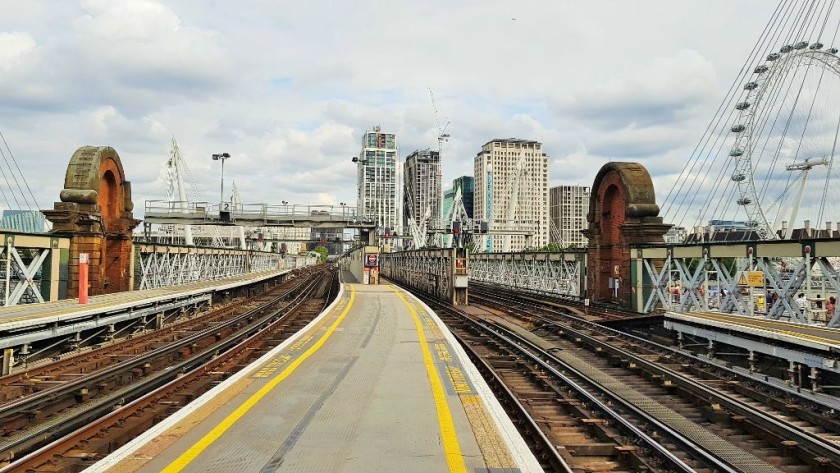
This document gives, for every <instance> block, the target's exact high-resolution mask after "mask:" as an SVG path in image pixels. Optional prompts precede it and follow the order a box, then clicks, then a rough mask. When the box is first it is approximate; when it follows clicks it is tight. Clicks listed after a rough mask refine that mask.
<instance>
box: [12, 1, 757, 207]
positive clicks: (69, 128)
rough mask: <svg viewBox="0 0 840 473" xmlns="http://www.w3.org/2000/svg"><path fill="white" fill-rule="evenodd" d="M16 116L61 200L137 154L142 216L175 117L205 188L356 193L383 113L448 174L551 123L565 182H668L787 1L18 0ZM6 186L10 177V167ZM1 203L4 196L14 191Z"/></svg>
mask: <svg viewBox="0 0 840 473" xmlns="http://www.w3.org/2000/svg"><path fill="white" fill-rule="evenodd" d="M0 6H2V12H3V14H2V16H0V132H2V133H3V135H4V136H5V138H6V141H7V142H8V145H9V147H10V148H11V150H12V152H13V153H14V156H15V158H16V160H17V162H18V164H19V165H20V167H21V170H22V172H23V174H24V176H25V178H26V180H27V183H28V184H29V186H30V187H31V189H32V191H33V193H34V194H35V198H36V200H37V202H38V203H39V205H40V206H41V208H52V205H53V202H55V201H57V200H58V195H59V192H60V191H61V188H62V187H63V180H64V173H65V170H66V167H67V163H68V161H69V159H70V156H71V155H72V154H73V152H74V151H75V149H76V148H78V147H79V146H83V145H108V146H112V147H114V148H115V149H116V150H117V152H118V153H119V155H120V157H121V159H122V162H123V166H124V168H125V172H126V177H127V179H128V180H129V181H131V183H132V191H133V198H134V202H135V209H136V210H135V217H140V218H142V215H141V214H142V208H143V202H144V201H145V200H148V199H162V198H164V196H165V190H164V189H165V187H164V184H163V180H162V178H161V171H162V169H163V166H164V163H165V161H166V160H167V158H168V154H169V148H170V140H171V138H172V137H173V136H174V137H175V138H176V139H177V141H178V144H179V147H180V149H181V152H182V154H183V156H184V158H185V159H186V162H187V164H188V166H189V168H190V171H191V174H192V176H193V178H194V181H195V186H196V187H197V188H198V189H200V190H201V192H202V195H197V196H192V198H193V199H195V200H208V201H213V202H215V201H218V195H219V194H218V192H219V180H220V171H221V169H220V166H219V163H218V162H217V161H212V160H211V154H213V153H220V152H228V153H230V155H231V156H232V157H231V158H230V159H229V160H228V161H227V162H226V163H225V180H226V184H225V185H226V188H228V189H229V186H230V183H231V180H235V181H236V184H237V187H238V189H239V191H240V194H241V195H242V200H243V202H246V203H257V202H264V203H270V204H279V203H280V202H281V201H289V202H293V203H308V204H336V203H339V202H348V203H350V204H351V205H353V204H355V199H356V172H355V165H354V164H353V163H352V162H351V157H352V156H353V155H358V153H359V151H360V148H361V139H362V134H363V133H364V131H365V130H368V129H371V128H372V127H373V126H375V125H379V126H381V127H382V129H383V130H385V131H389V132H394V133H396V134H397V140H398V142H399V148H400V155H401V157H402V158H404V157H405V156H407V155H408V154H410V153H411V152H412V151H414V150H415V149H424V148H430V147H431V148H433V149H434V148H436V147H437V139H436V136H437V133H438V128H437V124H436V120H435V114H434V110H433V107H432V104H431V102H430V99H429V89H430V88H431V90H432V91H433V92H434V97H435V101H436V104H437V109H438V117H439V120H440V122H441V125H445V124H448V126H447V132H448V133H449V134H450V135H451V139H450V141H449V142H448V143H446V144H445V148H444V152H443V161H444V164H443V174H444V175H443V178H444V183H448V182H451V180H452V179H454V178H456V177H458V176H460V175H464V174H468V175H471V174H472V170H473V158H474V157H475V155H476V154H477V152H478V151H479V150H480V148H481V145H483V144H484V143H486V142H487V141H490V140H491V139H494V138H502V137H505V138H506V137H516V138H522V139H530V140H538V141H541V142H542V143H543V149H544V152H546V153H547V154H548V155H549V156H550V158H551V161H550V165H549V167H550V182H549V184H550V185H552V186H554V185H559V184H580V185H591V184H592V181H593V180H594V178H595V174H596V173H597V171H598V169H599V168H600V167H601V166H602V165H603V164H604V163H606V162H608V161H610V160H612V161H637V162H640V163H642V164H643V165H645V166H646V167H647V169H648V170H649V172H650V173H651V175H652V176H653V181H654V185H655V187H656V191H657V194H658V201H661V200H662V198H663V196H664V193H666V192H667V190H668V189H669V188H670V186H671V185H672V184H673V182H674V179H675V178H676V175H677V174H679V172H680V171H681V169H682V167H683V164H684V162H685V160H686V158H687V157H688V156H689V155H690V154H691V151H692V149H693V148H694V146H695V145H696V144H697V142H698V141H699V140H700V137H701V135H702V133H703V130H704V129H705V127H706V124H707V123H708V121H709V120H710V119H711V118H712V116H713V114H714V113H715V110H716V108H717V106H718V105H719V104H720V102H721V100H722V99H723V97H724V95H725V93H726V90H727V89H728V87H729V85H730V84H731V82H732V80H733V79H734V78H735V76H736V74H737V73H738V70H739V69H740V68H741V66H742V64H743V62H744V60H745V59H746V57H747V55H748V53H749V51H750V48H751V47H752V45H753V44H754V42H755V39H756V38H757V37H758V35H759V34H760V32H761V30H762V28H763V27H764V25H765V23H766V22H767V19H768V18H769V17H770V15H771V13H772V9H773V7H774V5H773V4H772V3H770V2H763V1H758V0H739V1H737V2H733V1H731V0H680V1H678V2H675V1H673V0H636V1H632V2H628V1H619V0H615V1H587V2H582V1H579V0H578V1H562V0H546V1H543V0H526V1H524V2H523V1H510V0H498V1H496V0H481V1H478V0H461V1H458V2H446V1H438V0H430V1H422V2H417V1H403V0H390V1H387V2H385V1H379V2H371V1H363V0H359V1H354V2H347V1H323V0H310V1H302V2H301V1H297V2H289V1H276V0H275V1H268V0H264V1H262V0H239V1H236V2H221V1H213V0H207V1H201V2H195V1H186V0H185V1H157V0H120V1H118V2H116V1H111V0H82V1H71V0H66V1H61V2H58V1H55V0H27V1H25V2H21V1H12V0H0ZM0 186H6V183H5V182H3V181H2V180H0ZM10 200H11V198H7V202H2V201H0V207H14V205H13V203H10V202H8V201H10Z"/></svg>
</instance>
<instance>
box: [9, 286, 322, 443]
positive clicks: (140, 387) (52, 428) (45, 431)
mask: <svg viewBox="0 0 840 473" xmlns="http://www.w3.org/2000/svg"><path fill="white" fill-rule="evenodd" d="M318 282H319V281H318V280H317V279H312V280H310V281H309V282H308V283H305V284H304V287H303V290H302V291H301V293H300V294H298V295H297V296H296V297H295V298H294V299H293V300H292V301H290V303H289V305H287V306H285V307H283V308H280V309H278V310H276V311H271V312H270V313H268V314H267V315H264V316H262V317H260V318H259V320H257V321H255V322H253V323H251V324H250V325H248V326H245V327H243V328H241V329H239V330H237V331H235V332H234V333H232V334H231V335H229V336H228V337H227V338H226V339H224V340H221V341H219V342H218V343H216V344H213V345H211V346H209V347H207V348H205V349H204V350H203V351H201V352H200V353H198V354H196V355H194V356H192V357H190V358H189V359H187V360H184V361H181V362H179V363H176V364H175V365H172V366H171V367H168V369H166V370H161V371H158V372H156V373H153V374H151V375H149V376H146V377H143V378H141V379H140V380H138V381H137V382H136V383H134V384H131V385H129V386H127V387H124V388H122V389H119V390H117V391H116V392H111V393H108V394H105V395H104V396H103V397H102V398H94V399H93V400H92V401H90V403H89V404H90V405H89V406H84V405H82V406H84V407H85V408H84V410H83V412H81V413H78V414H76V415H73V416H71V419H67V420H62V421H61V423H60V424H58V425H50V424H51V423H50V422H45V423H43V424H41V425H39V426H35V427H33V428H31V429H27V430H25V431H23V432H21V433H19V434H16V435H15V434H13V435H11V436H10V437H8V438H7V439H4V441H1V442H0V454H8V453H12V452H17V451H19V450H21V449H25V448H29V447H30V446H32V445H33V444H37V443H39V442H42V441H44V440H46V439H48V438H54V437H56V436H58V435H62V434H64V433H66V432H68V431H70V430H74V429H76V428H79V427H80V426H81V425H84V423H87V422H90V421H91V420H92V419H95V418H96V417H97V416H99V415H102V414H103V413H104V412H108V411H109V410H111V409H113V406H114V404H115V402H116V403H119V401H121V400H124V399H131V398H134V397H137V396H138V395H141V394H142V393H144V392H148V391H149V390H150V389H155V388H157V387H159V386H161V385H163V384H165V382H166V381H168V380H169V379H171V378H173V377H177V376H179V375H180V374H181V373H183V372H184V371H185V370H190V369H197V368H192V367H193V366H195V365H196V364H199V365H201V364H204V363H206V361H207V360H208V359H212V358H215V357H216V356H217V355H218V354H219V353H221V352H226V351H228V350H229V349H230V348H231V347H232V346H234V345H236V344H238V343H239V341H240V340H241V339H242V337H249V336H252V335H253V334H254V333H258V332H260V331H261V330H262V329H263V328H264V327H263V324H265V323H266V322H267V321H270V320H271V319H273V318H275V317H277V316H278V315H279V316H280V317H281V320H282V317H285V316H286V315H287V314H289V313H291V312H292V311H294V310H295V309H297V308H298V307H299V306H300V305H301V304H303V302H304V301H305V300H306V299H307V297H308V296H309V294H311V292H312V291H313V288H314V287H315V285H316V284H317V283H318ZM298 288H300V286H298ZM285 296H286V295H283V296H279V297H278V298H275V299H274V300H273V302H272V303H274V302H276V300H277V299H282V298H284V297H285ZM261 310H265V308H264V307H263V308H255V309H252V310H249V311H248V312H246V313H245V314H242V316H240V317H237V318H235V319H231V321H229V322H232V323H235V321H241V320H243V319H244V318H247V317H253V316H254V315H255V314H257V313H258V312H260V311H261ZM281 314H282V315H281ZM229 325H231V323H228V324H226V326H229ZM220 328H221V327H212V329H211V330H204V331H202V332H201V333H202V337H201V338H204V337H207V336H208V335H212V334H213V333H216V332H218V331H219V330H220ZM196 339H197V338H196V337H188V338H185V339H183V340H181V341H179V342H177V343H176V344H175V345H177V348H173V347H172V346H167V347H162V348H161V349H158V350H154V351H151V352H149V353H146V354H143V355H140V356H139V357H137V359H132V360H130V363H127V364H122V363H121V364H119V365H115V366H114V367H112V368H109V369H108V370H107V374H120V373H123V372H126V371H130V370H131V369H134V368H136V367H138V366H142V365H143V364H145V363H146V362H148V361H149V360H152V359H154V358H157V357H159V356H163V355H165V354H167V353H169V352H171V351H172V350H176V351H177V350H178V349H180V348H183V347H184V346H188V345H189V344H191V343H192V342H193V341H195V340H196ZM184 340H189V342H186V343H184ZM100 374H101V373H100ZM94 378H95V379H96V380H101V379H104V376H95V377H94ZM85 381H86V383H84V385H88V384H90V383H91V382H92V381H90V380H89V379H86V380H85ZM71 384H72V385H67V386H62V387H61V388H62V389H61V391H60V392H61V393H63V394H64V395H67V393H72V392H75V390H76V389H78V388H79V387H80V383H76V382H74V383H71ZM50 394H53V395H54V396H48V395H50ZM56 397H60V394H58V393H53V392H49V393H46V395H45V396H38V403H39V404H40V403H42V402H44V401H45V400H50V399H55V398H56ZM26 400H29V399H28V398H27V399H26ZM26 400H24V401H26ZM21 404H25V402H22V403H16V405H15V406H14V408H15V412H25V409H23V408H22V407H21ZM36 407H37V406H36ZM77 407H78V406H77ZM33 408H35V407H33ZM0 413H2V411H0ZM6 417H8V416H6ZM16 449H17V450H16Z"/></svg>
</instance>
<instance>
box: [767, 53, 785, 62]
mask: <svg viewBox="0 0 840 473" xmlns="http://www.w3.org/2000/svg"><path fill="white" fill-rule="evenodd" d="M780 57H782V55H781V54H779V53H772V54H769V55H767V60H768V61H775V60H776V59H779V58H780Z"/></svg>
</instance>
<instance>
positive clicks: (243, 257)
mask: <svg viewBox="0 0 840 473" xmlns="http://www.w3.org/2000/svg"><path fill="white" fill-rule="evenodd" d="M289 263H291V264H292V267H297V265H298V261H297V258H291V257H290V258H287V259H286V261H284V260H283V258H282V257H281V255H279V254H273V253H254V252H248V251H240V250H229V249H225V250H212V249H195V248H192V249H184V248H179V247H173V251H169V248H167V247H160V246H156V247H153V250H152V251H141V252H140V268H141V277H140V287H139V288H140V289H141V290H142V289H154V288H158V287H168V286H174V285H178V284H186V283H191V282H197V281H208V280H210V281H213V280H217V279H222V278H227V277H231V276H237V275H240V274H247V273H255V272H261V271H269V270H272V269H283V268H285V267H287V266H288V264H289ZM309 263H310V261H309V260H308V259H304V265H306V264H309Z"/></svg>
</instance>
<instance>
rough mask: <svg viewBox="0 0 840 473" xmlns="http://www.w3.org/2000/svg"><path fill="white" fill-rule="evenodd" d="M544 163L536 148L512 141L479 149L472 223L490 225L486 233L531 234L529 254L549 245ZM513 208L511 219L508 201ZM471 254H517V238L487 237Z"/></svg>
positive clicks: (520, 242) (521, 242)
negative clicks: (524, 231)
mask: <svg viewBox="0 0 840 473" xmlns="http://www.w3.org/2000/svg"><path fill="white" fill-rule="evenodd" d="M548 161H549V158H548V156H546V154H545V153H543V151H542V143H539V142H537V141H531V140H520V139H516V138H508V139H496V140H492V141H489V142H488V143H486V144H485V145H484V146H482V147H481V151H480V152H479V153H478V155H476V157H475V159H474V162H473V164H474V169H475V196H474V201H473V217H474V218H475V219H477V220H487V221H489V222H490V230H491V232H492V231H493V230H504V229H509V228H518V229H529V230H530V231H532V232H533V238H532V240H531V243H530V247H532V248H540V247H543V246H545V245H547V244H548V242H549V216H548V211H549V208H548ZM514 193H515V194H516V199H515V200H516V202H515V203H516V206H515V208H514V209H513V215H510V213H511V204H512V203H513V202H512V201H513V200H514V199H513V195H514ZM481 240H482V241H479V243H478V245H477V247H476V251H489V252H499V251H521V250H523V249H525V247H526V238H525V237H524V236H521V235H514V236H503V235H488V236H485V237H482V238H481Z"/></svg>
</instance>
